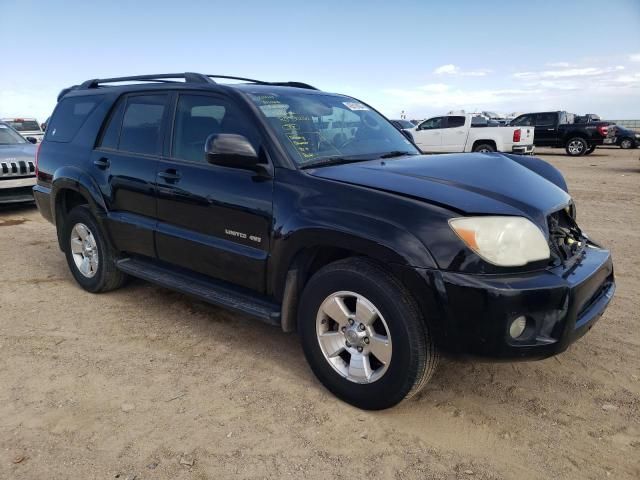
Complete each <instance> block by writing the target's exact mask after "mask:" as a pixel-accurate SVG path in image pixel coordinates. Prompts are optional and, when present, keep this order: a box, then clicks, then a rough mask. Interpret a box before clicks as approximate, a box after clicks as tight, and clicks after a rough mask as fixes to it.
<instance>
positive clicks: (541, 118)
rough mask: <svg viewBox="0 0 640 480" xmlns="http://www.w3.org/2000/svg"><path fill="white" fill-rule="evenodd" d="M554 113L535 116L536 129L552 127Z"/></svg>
mask: <svg viewBox="0 0 640 480" xmlns="http://www.w3.org/2000/svg"><path fill="white" fill-rule="evenodd" d="M556 116H557V114H555V113H538V114H537V115H536V127H553V124H554V123H555V121H556Z"/></svg>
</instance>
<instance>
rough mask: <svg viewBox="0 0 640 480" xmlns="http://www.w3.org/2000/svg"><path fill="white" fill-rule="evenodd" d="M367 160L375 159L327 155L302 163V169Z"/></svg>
mask: <svg viewBox="0 0 640 480" xmlns="http://www.w3.org/2000/svg"><path fill="white" fill-rule="evenodd" d="M367 160H373V159H371V158H353V157H325V158H319V159H318V160H314V161H313V162H309V163H305V164H304V165H301V166H300V168H301V169H303V170H304V169H305V168H314V167H327V166H329V165H340V164H343V163H355V162H366V161H367Z"/></svg>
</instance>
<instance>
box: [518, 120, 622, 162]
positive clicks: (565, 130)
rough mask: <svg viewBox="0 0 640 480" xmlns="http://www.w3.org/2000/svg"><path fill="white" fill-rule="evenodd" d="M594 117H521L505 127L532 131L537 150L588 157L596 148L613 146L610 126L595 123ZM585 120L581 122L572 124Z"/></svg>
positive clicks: (606, 123) (604, 123)
mask: <svg viewBox="0 0 640 480" xmlns="http://www.w3.org/2000/svg"><path fill="white" fill-rule="evenodd" d="M594 117H595V116H594V115H593V114H591V116H584V117H577V116H576V115H574V114H572V113H567V112H564V111H556V112H537V113H525V114H523V115H520V116H519V117H517V118H515V119H513V120H512V121H511V122H510V124H509V125H511V126H519V127H534V128H535V132H536V134H535V145H536V146H537V147H556V148H563V147H564V149H565V151H566V152H567V154H568V155H570V156H572V157H578V156H580V155H589V154H590V153H592V152H593V151H594V150H595V149H596V147H597V146H598V145H603V144H612V143H613V142H614V137H613V130H612V129H611V128H609V127H610V125H612V124H611V123H610V122H602V121H598V120H595V118H594ZM576 118H577V119H578V120H585V121H583V122H576Z"/></svg>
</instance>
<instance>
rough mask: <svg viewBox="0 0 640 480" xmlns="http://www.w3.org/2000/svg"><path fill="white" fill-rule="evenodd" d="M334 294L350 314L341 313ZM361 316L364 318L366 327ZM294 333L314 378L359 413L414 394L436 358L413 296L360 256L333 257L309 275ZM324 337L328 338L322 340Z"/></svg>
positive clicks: (424, 379)
mask: <svg viewBox="0 0 640 480" xmlns="http://www.w3.org/2000/svg"><path fill="white" fill-rule="evenodd" d="M337 299H339V300H341V301H342V305H344V306H345V307H346V308H347V310H348V312H349V315H351V317H350V316H348V315H344V314H343V313H340V312H341V310H340V309H339V308H338V306H339V303H338V302H337V301H336V300H337ZM356 305H358V307H357V308H356ZM327 311H329V312H331V315H328V314H327V313H326V312H327ZM342 312H344V310H342ZM361 312H362V314H361ZM365 313H366V315H365ZM363 319H365V320H363ZM367 319H368V320H369V322H367ZM336 320H337V321H336ZM349 320H354V323H353V325H350V324H349ZM360 321H363V323H367V326H366V327H364V328H365V330H364V331H361V328H359V327H360ZM343 327H344V328H345V331H342V329H343ZM298 331H299V332H300V336H301V341H302V346H303V349H304V353H305V356H306V358H307V361H308V362H309V365H310V366H311V369H312V370H313V372H314V373H315V375H316V376H317V377H318V379H319V380H320V382H322V384H323V385H324V386H325V387H326V388H327V389H328V390H330V391H331V392H333V393H334V394H335V395H336V396H337V397H338V398H340V399H342V400H344V401H345V402H347V403H350V404H351V405H354V406H356V407H359V408H362V409H365V410H381V409H384V408H389V407H392V406H394V405H396V404H398V403H399V402H401V401H402V400H403V399H405V398H409V397H411V396H413V395H415V394H416V393H417V392H419V391H420V389H421V388H422V387H423V386H424V385H425V384H426V383H427V381H428V380H429V379H430V378H431V376H432V375H433V373H434V371H435V368H436V365H437V362H438V353H437V350H436V347H435V344H434V343H433V339H432V338H431V336H430V335H429V332H428V328H427V326H426V323H425V322H424V320H423V318H422V315H421V314H420V313H419V310H418V307H417V305H416V303H415V301H414V299H413V298H412V297H411V295H410V294H409V292H408V291H407V290H406V289H405V288H404V286H403V285H402V284H401V283H400V282H399V281H398V280H396V279H395V278H394V277H393V276H391V275H390V274H389V273H387V272H386V271H385V270H383V269H382V268H381V267H379V266H378V265H376V264H375V263H373V262H371V261H369V260H366V259H361V258H350V259H346V260H340V261H337V262H335V263H332V264H329V265H327V266H325V267H323V268H322V269H321V270H319V271H318V272H317V273H316V274H315V275H314V276H313V277H312V278H311V279H310V280H309V282H308V283H307V285H306V287H305V289H304V291H303V293H302V296H301V299H300V308H299V310H298ZM327 334H328V335H329V336H330V337H329V336H327V337H324V336H325V335H327ZM358 335H363V336H364V337H362V336H361V337H359V338H356V337H357V336H358ZM321 337H323V338H325V341H324V342H322V343H323V344H324V346H321V340H320V338H321ZM369 337H370V340H369V341H367V339H368V338H369ZM374 338H377V340H375V341H374ZM381 340H382V341H381ZM329 341H330V342H332V343H331V344H330V345H329V343H328V342H329ZM356 345H357V346H356ZM385 345H386V346H385ZM360 348H361V349H362V350H360V351H362V352H363V353H362V354H359V353H358V350H357V349H360ZM325 352H326V353H325ZM374 352H375V353H374ZM378 352H381V353H378ZM331 353H336V354H335V355H333V356H331V355H330V354H331ZM377 355H378V356H379V358H378V356H377ZM364 357H367V360H366V361H364V360H363V358H364ZM381 360H384V361H381ZM367 365H368V367H369V369H368V370H367V368H366V366H367ZM358 366H360V367H363V366H364V367H363V368H357V367H358Z"/></svg>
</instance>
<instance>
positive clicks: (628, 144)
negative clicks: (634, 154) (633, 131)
mask: <svg viewBox="0 0 640 480" xmlns="http://www.w3.org/2000/svg"><path fill="white" fill-rule="evenodd" d="M620 148H623V149H625V150H626V149H628V148H635V142H634V141H633V139H631V138H628V137H625V138H623V139H621V140H620Z"/></svg>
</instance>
